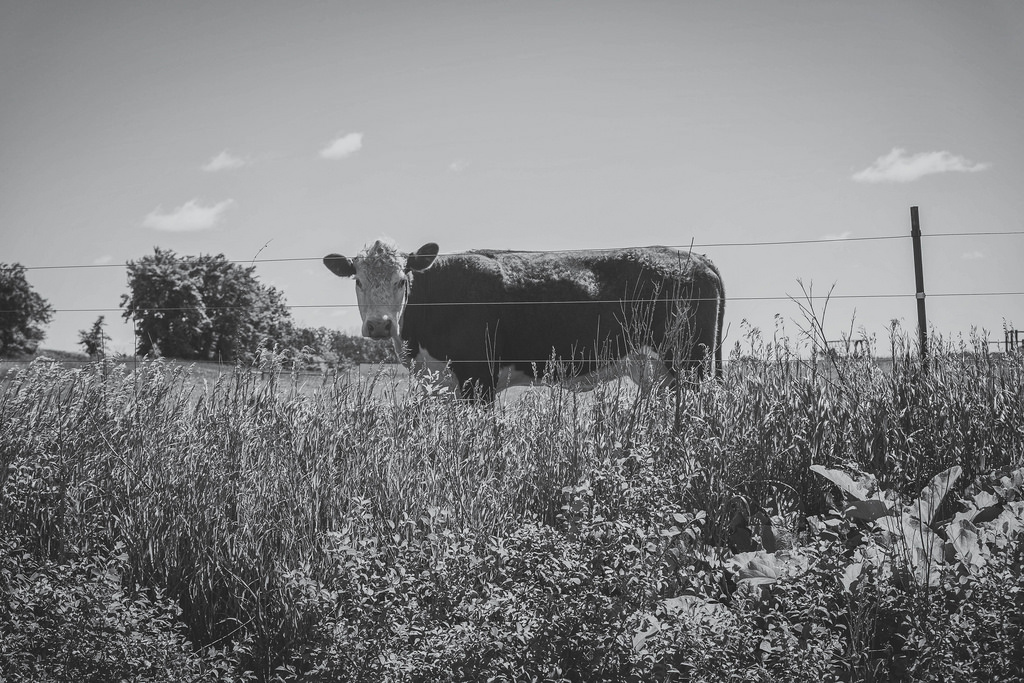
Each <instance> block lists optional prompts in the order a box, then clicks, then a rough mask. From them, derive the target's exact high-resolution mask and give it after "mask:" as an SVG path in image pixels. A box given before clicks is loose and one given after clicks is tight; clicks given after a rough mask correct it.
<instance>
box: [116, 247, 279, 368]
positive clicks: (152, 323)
mask: <svg viewBox="0 0 1024 683" xmlns="http://www.w3.org/2000/svg"><path fill="white" fill-rule="evenodd" d="M254 270H255V268H254V267H253V266H249V267H243V266H240V265H237V264H234V263H231V262H230V261H228V260H227V259H226V258H224V255H223V254H218V255H216V256H210V255H201V256H198V257H181V256H178V255H177V254H175V253H174V252H173V251H171V250H169V249H160V248H159V247H157V248H156V249H154V253H153V254H152V255H151V256H145V257H143V258H141V259H139V260H138V261H129V262H128V287H129V289H130V290H131V293H130V294H125V295H122V297H121V306H122V307H123V308H124V313H123V314H122V315H123V317H124V318H125V320H132V319H134V320H135V325H136V331H135V334H136V351H137V353H139V354H140V355H146V354H149V353H153V352H158V353H159V354H160V355H164V356H169V357H172V358H182V359H186V360H225V361H234V360H246V359H249V358H251V357H252V356H253V354H254V353H255V351H256V348H257V347H258V345H259V343H260V342H261V341H262V340H264V339H266V338H270V339H281V338H284V337H286V336H287V335H288V334H289V332H290V330H291V316H290V314H289V312H288V308H287V307H286V306H285V303H284V297H283V296H282V294H281V293H280V292H279V291H277V290H276V289H275V288H273V287H269V286H266V285H264V284H262V283H260V282H259V281H258V280H257V279H256V276H255V275H253V271H254Z"/></svg>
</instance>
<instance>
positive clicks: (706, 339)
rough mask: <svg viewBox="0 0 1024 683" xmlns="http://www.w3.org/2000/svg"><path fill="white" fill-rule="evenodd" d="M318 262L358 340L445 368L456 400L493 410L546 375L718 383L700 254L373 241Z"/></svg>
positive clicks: (710, 303) (719, 304)
mask: <svg viewBox="0 0 1024 683" xmlns="http://www.w3.org/2000/svg"><path fill="white" fill-rule="evenodd" d="M323 261H324V265H326V266H327V268H328V269H330V271H331V272H332V273H334V274H335V275H337V276H339V277H351V278H354V279H355V286H356V299H357V302H358V306H359V314H360V316H361V318H362V335H363V336H364V337H369V338H371V339H381V340H386V339H390V340H391V341H392V343H393V344H394V348H395V352H396V354H397V355H398V357H399V358H400V359H401V360H402V361H403V362H404V363H406V364H407V365H410V366H412V367H413V368H414V369H416V368H423V367H426V368H427V369H430V370H441V369H444V368H449V369H450V370H451V373H453V374H454V376H455V379H456V380H457V385H458V387H457V388H458V391H459V393H460V395H461V396H463V397H472V396H476V397H479V398H482V399H484V400H493V398H494V396H495V393H496V392H497V391H499V390H502V389H505V388H508V387H509V386H515V385H523V384H529V383H532V382H534V381H536V380H538V379H541V378H546V377H548V376H550V375H552V374H560V375H561V377H562V380H563V381H564V382H565V383H567V384H568V385H569V386H570V388H574V389H589V388H593V387H594V386H596V384H597V383H598V382H600V381H602V380H605V379H608V378H610V377H616V376H622V375H626V374H628V375H629V376H631V377H632V378H633V379H634V380H637V381H638V382H639V383H642V384H645V385H649V384H651V383H652V381H661V380H664V381H667V382H668V383H670V384H671V383H674V382H675V381H676V379H677V376H678V375H679V373H685V375H686V376H687V377H695V378H700V377H702V376H708V375H710V374H711V373H712V372H713V373H714V375H715V376H717V377H720V376H721V374H722V319H723V315H724V313H725V289H724V287H723V284H722V278H721V275H720V274H719V272H718V269H717V268H716V267H715V265H714V264H713V263H712V262H711V261H710V260H709V259H708V258H707V257H705V256H703V255H699V254H694V253H690V252H687V251H680V250H677V249H674V248H671V247H643V248H632V249H607V250H585V251H566V252H529V251H501V250H492V249H480V250H475V251H469V252H465V253H459V254H449V255H439V248H438V245H437V244H435V243H433V242H430V243H427V244H425V245H423V246H422V247H420V248H419V249H418V250H417V251H416V252H414V253H403V252H401V251H399V250H398V248H397V247H396V246H395V244H394V243H393V242H391V241H390V240H377V241H376V242H374V243H373V244H372V245H370V246H368V247H366V248H365V249H364V250H363V251H362V252H360V254H359V255H357V256H356V257H354V258H348V257H345V256H342V255H339V254H329V255H327V256H325V257H324V259H323ZM638 368H640V369H639V370H638ZM652 368H653V371H654V375H655V377H654V378H653V380H652V378H651V377H650V374H651V373H650V370H651V369H652ZM645 369H646V370H645Z"/></svg>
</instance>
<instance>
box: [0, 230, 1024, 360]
mask: <svg viewBox="0 0 1024 683" xmlns="http://www.w3.org/2000/svg"><path fill="white" fill-rule="evenodd" d="M1019 235H1024V230H1010V231H984V232H946V233H932V234H927V235H922V237H923V238H924V239H932V238H973V237H979V236H1019ZM910 239H911V236H910V235H907V234H901V235H871V236H864V237H854V236H836V237H825V238H817V239H793V240H757V241H748V242H703V243H690V244H685V245H668V246H669V248H673V249H680V250H693V249H697V248H702V249H703V248H731V247H771V246H792V245H811V244H817V245H824V244H842V243H852V242H875V241H892V240H910ZM642 248H643V247H614V248H596V249H550V250H515V252H514V253H523V254H573V253H602V252H611V251H620V250H629V249H642ZM480 251H484V252H488V253H492V252H493V253H503V252H504V253H509V252H508V251H505V250H480ZM474 253H479V251H473V250H471V251H454V252H441V253H440V254H439V255H440V256H460V255H469V254H474ZM177 258H178V259H179V260H182V261H186V262H187V261H188V260H189V259H192V258H195V259H197V260H198V259H199V258H201V257H189V256H179V257H177ZM322 259H323V257H322V256H308V257H292V258H264V259H260V258H253V259H244V260H228V263H232V264H249V265H251V266H255V265H256V264H261V263H292V262H320V261H322ZM131 263H132V262H128V263H103V264H95V263H94V264H53V265H34V266H20V265H6V266H4V269H11V268H16V267H20V268H23V269H24V270H26V271H44V270H74V269H96V268H123V269H124V268H128V267H129V266H130V265H131ZM927 296H928V297H929V298H953V297H1015V296H1024V290H1013V291H983V292H935V293H928V295H927ZM915 298H917V295H916V294H915V293H905V292H900V293H863V294H834V293H831V292H830V293H828V294H818V295H815V294H812V293H810V292H806V293H804V294H802V295H801V296H799V297H795V296H792V295H782V296H779V295H762V296H730V297H728V301H730V302H762V301H794V300H797V301H830V300H864V299H868V300H871V299H915ZM715 300H717V299H715V298H713V297H711V298H694V297H679V298H662V299H658V301H659V302H664V303H682V302H687V303H694V302H698V301H715ZM650 303H652V301H651V299H634V298H616V299H601V300H592V299H588V300H576V299H572V300H567V299H562V300H544V301H518V300H517V301H468V300H467V301H446V302H410V303H408V304H407V305H408V306H412V307H416V306H421V307H428V308H429V307H443V306H449V307H450V306H459V307H462V306H466V307H472V306H489V307H494V306H524V305H528V306H537V305H541V306H567V305H602V304H617V305H634V304H650ZM357 306H358V304H355V303H323V304H320V303H318V304H282V307H283V308H287V309H289V310H295V309H351V308H356V307H357ZM242 308H246V306H244V305H237V306H153V307H136V308H134V309H133V311H134V313H135V314H142V313H174V312H184V311H226V310H236V309H242ZM16 312H17V311H14V310H0V314H5V313H16ZM52 312H54V313H122V314H124V315H125V317H130V314H125V309H124V307H123V306H119V307H99V308H95V307H83V308H56V309H52ZM1003 343H1004V342H999V341H990V342H989V344H990V345H999V344H1003ZM1006 343H1007V345H1009V342H1006ZM8 362H10V361H8ZM81 362H88V361H81ZM229 365H230V364H229Z"/></svg>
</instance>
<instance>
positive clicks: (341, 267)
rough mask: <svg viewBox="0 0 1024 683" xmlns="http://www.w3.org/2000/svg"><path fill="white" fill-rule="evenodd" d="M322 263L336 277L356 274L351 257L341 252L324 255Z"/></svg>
mask: <svg viewBox="0 0 1024 683" xmlns="http://www.w3.org/2000/svg"><path fill="white" fill-rule="evenodd" d="M324 265H325V266H327V269H328V270H330V271H331V272H332V273H334V274H335V275H337V276H338V277H352V276H353V275H355V274H356V264H354V263H352V259H350V258H349V257H347V256H342V255H341V254H328V255H327V256H324Z"/></svg>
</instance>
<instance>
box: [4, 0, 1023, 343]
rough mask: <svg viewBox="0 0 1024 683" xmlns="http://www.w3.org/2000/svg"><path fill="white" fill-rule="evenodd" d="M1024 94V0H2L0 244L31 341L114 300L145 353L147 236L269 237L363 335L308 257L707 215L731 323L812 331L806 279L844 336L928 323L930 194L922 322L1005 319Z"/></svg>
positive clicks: (334, 314)
mask: <svg viewBox="0 0 1024 683" xmlns="http://www.w3.org/2000/svg"><path fill="white" fill-rule="evenodd" d="M1022 122H1024V3H1020V2H1018V1H1016V0H1005V1H1002V2H999V1H991V0H977V1H972V2H960V1H957V2H949V1H944V0H919V1H915V0H904V1H901V2H898V3H896V2H889V1H881V0H867V1H864V2H856V3H851V2H809V1H798V0H794V1H789V2H767V1H760V0H759V1H756V2H753V1H750V2H689V1H687V2H683V1H673V2H657V1H646V2H593V1H592V2H576V1H574V0H566V1H561V2H531V1H520V2H492V1H488V0H478V1H472V2H468V1H440V2H389V1H386V0H384V1H373V2H370V1H365V2H364V1H345V2H341V1H336V2H314V1H312V0H304V1H303V0H299V1H296V2H268V1H266V0H246V1H241V0H238V1H235V0H203V1H201V2H200V1H193V0H178V1H176V2H173V3H172V2H161V1H150V0H124V1H121V0H91V1H90V2H81V3H78V2H75V3H72V2H66V1H57V0H32V1H31V2H29V1H27V0H26V1H21V0H17V1H16V0H0V262H5V263H13V262H17V263H21V264H22V265H24V266H26V267H28V268H29V269H30V270H29V271H28V273H27V277H28V280H29V282H30V283H31V284H32V286H33V287H34V288H35V290H36V291H37V292H38V293H39V294H40V295H41V296H43V297H44V298H45V299H47V300H48V301H49V302H50V304H51V305H52V306H53V307H54V308H55V309H57V311H58V312H57V313H56V315H55V316H54V319H53V321H52V323H51V324H50V325H49V326H48V328H47V338H46V340H44V342H43V344H42V346H43V347H44V348H54V349H63V350H76V349H77V340H78V331H79V330H84V329H88V328H89V327H90V326H91V324H92V322H93V321H94V320H95V319H96V317H97V316H98V315H104V316H106V320H107V322H108V333H109V334H110V335H111V336H112V337H113V347H114V349H115V350H117V351H121V352H130V351H131V349H132V339H131V328H130V327H129V326H128V325H126V324H124V322H123V321H122V318H121V315H120V308H119V304H120V299H121V295H122V294H124V293H126V291H127V286H126V276H125V266H124V264H125V263H126V262H127V261H130V260H133V259H139V258H141V257H143V256H146V255H147V254H151V253H153V248H154V247H161V248H163V249H171V250H174V251H175V252H177V253H178V254H180V255H197V254H224V255H225V256H226V257H227V258H229V259H233V260H238V261H243V262H245V263H246V264H249V263H253V264H254V265H255V267H256V271H255V272H256V274H257V275H258V277H259V278H260V280H261V281H262V282H264V283H266V284H269V285H273V286H274V287H276V288H278V289H279V290H281V291H282V292H283V293H284V295H285V298H286V300H287V302H288V304H289V305H291V306H293V308H292V315H293V318H294V319H295V322H296V323H297V324H299V325H303V326H321V325H323V326H328V327H332V328H336V329H340V330H343V331H346V332H349V333H353V334H355V333H357V332H358V327H359V316H358V311H357V310H356V309H355V307H354V304H355V291H354V287H353V285H352V283H351V281H348V280H341V279H339V278H337V277H335V276H334V275H332V274H331V273H330V272H329V271H328V270H327V269H326V268H324V266H323V265H322V263H321V261H320V259H321V258H322V257H323V256H324V255H326V254H328V253H331V252H337V253H343V254H347V255H355V253H356V252H358V251H359V250H360V249H361V248H362V247H363V246H364V245H365V244H367V243H372V242H373V241H374V240H375V239H376V238H378V237H380V236H388V237H391V238H393V239H394V240H395V241H396V242H397V243H398V244H399V246H400V247H401V248H403V249H406V250H408V251H413V250H415V249H416V248H418V247H419V246H420V245H422V244H424V243H426V242H437V243H438V244H439V245H440V246H441V250H442V252H458V251H463V250H467V249H473V248H501V249H528V250H560V249H580V248H609V247H626V246H645V245H654V244H664V245H674V246H683V247H688V246H690V245H693V248H694V250H695V251H698V252H701V253H706V254H707V255H708V256H709V257H710V258H711V259H712V260H713V261H714V262H715V263H716V264H717V265H718V267H719V269H720V271H721V273H722V276H723V279H724V282H725V288H726V297H727V305H726V344H727V346H730V347H731V345H732V344H733V343H735V342H736V341H741V342H743V343H746V341H745V339H746V337H745V334H746V331H747V330H748V329H749V328H750V327H754V328H757V329H759V330H761V332H762V334H763V335H764V336H765V337H766V338H769V339H770V338H772V337H773V336H774V335H775V334H776V326H777V325H779V324H780V323H781V325H782V326H783V328H784V333H785V334H786V335H788V336H790V337H791V338H794V339H796V338H797V337H798V336H799V334H800V329H801V327H803V328H806V327H807V324H806V322H805V321H804V319H803V318H802V315H801V312H800V307H799V306H798V305H797V304H796V303H794V302H793V301H791V300H789V299H787V297H791V296H792V297H796V298H797V299H799V298H801V296H802V291H803V289H804V288H809V289H811V290H812V291H813V294H814V295H815V296H821V295H825V294H827V293H829V292H830V290H831V292H832V295H833V298H832V299H830V300H828V301H827V302H826V301H825V300H824V299H815V300H814V304H815V307H816V308H817V310H818V311H819V312H820V311H821V309H822V307H825V306H826V303H827V307H826V308H825V317H824V324H825V329H826V334H827V336H828V337H829V338H831V339H838V338H840V337H841V336H842V335H843V334H849V333H850V332H851V330H852V331H853V333H854V334H855V335H859V334H860V333H861V332H863V333H866V334H867V335H869V336H871V335H875V336H876V338H877V339H878V342H879V346H880V347H881V350H882V351H884V350H885V349H887V348H888V333H887V332H886V330H887V328H888V326H889V324H890V321H891V320H893V319H896V320H898V321H900V324H901V326H902V328H903V329H904V330H907V331H908V332H909V333H910V334H915V330H916V328H917V317H916V316H917V312H916V302H915V299H914V296H913V295H914V291H915V286H914V270H913V254H912V246H911V241H910V239H909V233H910V207H911V206H919V207H920V216H921V228H922V232H923V233H924V235H925V238H924V240H923V261H924V278H925V290H926V292H927V293H928V295H929V296H928V298H927V299H926V303H927V312H928V322H929V326H930V327H931V328H933V329H934V331H936V332H938V333H940V334H942V335H944V336H945V337H947V338H949V339H957V338H959V337H961V336H962V337H965V338H966V336H967V335H969V334H970V331H971V329H972V328H977V329H979V330H987V331H988V332H989V334H990V337H991V338H992V339H999V340H1001V339H1002V338H1003V333H1002V328H1003V326H1004V324H1009V325H1011V326H1015V327H1018V328H1024V295H1022V294H1021V292H1024V269H1022V262H1024V260H1022V256H1024V235H1022V234H1019V233H1021V232H1022V231H1024V123H1022ZM992 232H1002V233H1007V232H1008V233H1014V232H1016V233H1018V234H1010V235H981V234H979V233H992ZM942 233H958V234H960V233H966V234H967V235H966V236H949V237H941V236H938V235H939V234H942ZM865 237H896V239H885V240H856V239H851V238H865ZM836 238H841V239H836ZM787 241H789V242H792V241H797V242H804V241H806V243H802V244H768V245H766V244H763V243H765V242H787ZM750 243H761V244H757V245H752V244H750ZM741 245H742V246H741ZM264 259H269V260H270V261H266V262H264V261H263V260H264ZM275 259H284V260H281V261H276V260H275ZM50 266H89V267H73V268H49V267H50ZM878 295H901V296H898V297H879V296H878ZM946 295H949V296H946ZM865 297H867V298H865ZM872 297H873V298H872Z"/></svg>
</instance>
